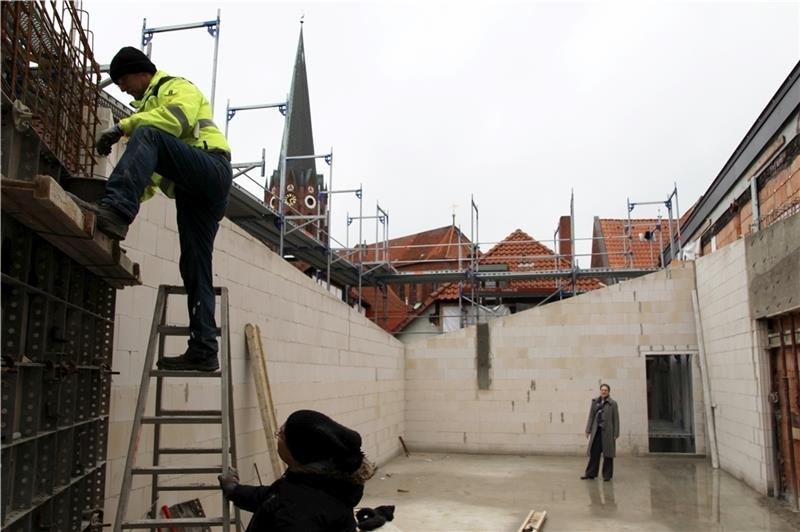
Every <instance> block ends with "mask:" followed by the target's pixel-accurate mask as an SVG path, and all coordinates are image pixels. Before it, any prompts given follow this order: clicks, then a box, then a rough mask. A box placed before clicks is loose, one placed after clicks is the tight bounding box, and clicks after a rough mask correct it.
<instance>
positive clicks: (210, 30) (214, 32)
mask: <svg viewBox="0 0 800 532" xmlns="http://www.w3.org/2000/svg"><path fill="white" fill-rule="evenodd" d="M206 30H207V31H208V34H209V35H211V36H212V37H216V36H217V32H218V31H219V21H217V22H215V23H213V24H210V25H208V26H206Z"/></svg>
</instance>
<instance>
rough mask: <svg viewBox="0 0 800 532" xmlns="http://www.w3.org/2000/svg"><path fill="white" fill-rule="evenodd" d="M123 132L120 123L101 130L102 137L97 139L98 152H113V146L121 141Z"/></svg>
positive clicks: (102, 153)
mask: <svg viewBox="0 0 800 532" xmlns="http://www.w3.org/2000/svg"><path fill="white" fill-rule="evenodd" d="M122 135H123V132H122V128H121V127H119V124H114V125H113V126H112V127H110V128H108V129H105V130H103V131H101V132H100V137H99V138H98V139H97V144H95V147H96V148H97V153H99V154H100V155H103V156H105V155H108V154H109V153H111V146H113V145H114V144H116V143H117V142H119V139H121V138H122Z"/></svg>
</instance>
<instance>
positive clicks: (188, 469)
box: [131, 465, 222, 475]
mask: <svg viewBox="0 0 800 532" xmlns="http://www.w3.org/2000/svg"><path fill="white" fill-rule="evenodd" d="M131 473H133V474H134V475H199V474H206V473H217V474H220V473H222V466H218V465H217V466H206V467H200V466H172V465H157V466H137V467H134V468H133V469H131Z"/></svg>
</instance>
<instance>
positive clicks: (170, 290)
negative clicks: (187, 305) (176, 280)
mask: <svg viewBox="0 0 800 532" xmlns="http://www.w3.org/2000/svg"><path fill="white" fill-rule="evenodd" d="M161 286H163V287H164V291H165V292H166V293H167V294H168V295H172V294H176V295H179V296H185V295H186V288H184V287H183V286H180V285H161ZM161 286H159V288H161ZM214 294H215V295H218V296H219V295H222V288H221V287H219V286H215V287H214Z"/></svg>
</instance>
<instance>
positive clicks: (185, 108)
mask: <svg viewBox="0 0 800 532" xmlns="http://www.w3.org/2000/svg"><path fill="white" fill-rule="evenodd" d="M131 105H132V106H133V107H134V108H135V109H136V110H137V111H136V113H134V114H132V115H131V116H129V117H127V118H123V119H122V120H120V121H119V125H120V127H121V128H122V131H124V132H125V134H126V135H128V136H130V135H132V134H133V132H134V131H136V129H137V128H139V127H142V126H151V127H155V128H157V129H160V130H161V131H164V132H165V133H169V134H170V135H172V136H174V137H177V138H179V139H181V140H182V141H184V142H185V143H186V144H188V145H190V146H194V147H196V148H200V149H205V150H215V151H224V152H227V153H230V151H231V149H230V146H229V145H228V141H227V140H226V139H225V135H223V134H222V132H221V131H220V130H219V128H218V127H217V126H216V124H214V120H213V114H212V112H211V104H210V103H209V101H208V100H207V99H206V97H205V96H203V93H202V92H200V89H198V88H197V87H195V86H194V84H192V83H191V82H190V81H188V80H186V79H183V78H179V77H171V76H169V75H168V74H167V73H166V72H164V71H163V70H159V71H157V72H156V73H155V74H154V75H153V78H152V79H151V80H150V85H148V86H147V90H145V92H144V95H143V96H142V99H141V100H135V101H133V102H132V103H131ZM151 181H152V185H150V186H148V187H147V189H146V190H145V191H144V194H142V198H141V200H142V201H145V200H147V199H150V198H151V197H153V195H154V194H155V192H156V190H157V189H158V188H161V190H162V191H163V192H164V193H165V194H166V195H167V196H169V197H171V198H174V197H175V184H174V183H172V182H171V181H169V180H168V179H166V178H163V177H162V176H160V175H158V174H153V176H152V177H151Z"/></svg>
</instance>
